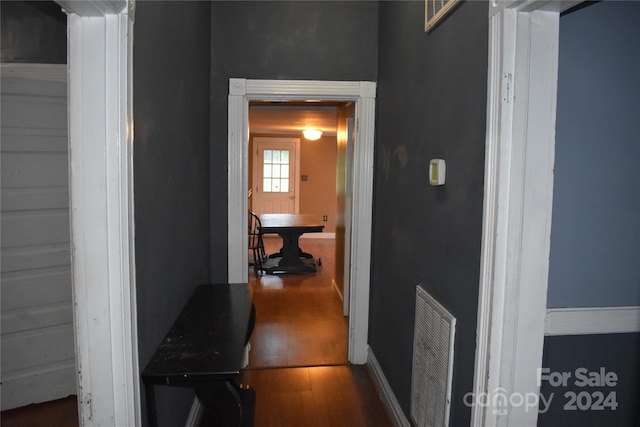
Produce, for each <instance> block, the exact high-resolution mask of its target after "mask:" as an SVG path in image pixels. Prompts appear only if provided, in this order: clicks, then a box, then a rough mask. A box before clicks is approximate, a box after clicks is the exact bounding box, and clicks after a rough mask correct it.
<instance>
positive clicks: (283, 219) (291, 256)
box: [260, 214, 324, 274]
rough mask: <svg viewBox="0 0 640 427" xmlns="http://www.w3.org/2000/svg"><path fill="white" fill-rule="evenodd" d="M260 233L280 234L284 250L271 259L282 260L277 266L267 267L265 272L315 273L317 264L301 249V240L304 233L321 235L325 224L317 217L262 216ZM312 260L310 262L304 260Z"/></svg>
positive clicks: (292, 215) (304, 215)
mask: <svg viewBox="0 0 640 427" xmlns="http://www.w3.org/2000/svg"><path fill="white" fill-rule="evenodd" d="M260 224H261V226H260V233H262V234H278V235H279V236H280V237H282V249H280V252H278V253H277V254H273V255H270V256H269V257H270V258H275V257H278V258H281V259H280V260H279V262H278V263H277V265H266V266H265V267H266V268H265V271H266V272H267V273H269V274H273V273H278V272H280V273H303V272H307V273H314V272H315V271H316V266H315V262H314V261H313V256H312V255H311V254H308V253H305V252H303V251H302V249H300V245H299V239H300V236H302V235H303V234H304V233H321V232H322V230H323V229H324V224H323V223H322V221H320V220H319V219H318V218H317V217H316V216H315V215H308V214H262V215H260ZM303 258H305V259H310V260H311V261H310V262H305V261H304V260H303Z"/></svg>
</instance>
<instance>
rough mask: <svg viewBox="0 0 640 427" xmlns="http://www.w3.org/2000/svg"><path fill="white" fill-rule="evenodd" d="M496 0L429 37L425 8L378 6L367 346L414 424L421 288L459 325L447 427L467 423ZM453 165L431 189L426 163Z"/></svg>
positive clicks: (464, 11)
mask: <svg viewBox="0 0 640 427" xmlns="http://www.w3.org/2000/svg"><path fill="white" fill-rule="evenodd" d="M487 7H488V4H487V3H486V2H464V3H462V4H460V5H459V6H458V7H457V8H456V9H454V10H453V13H452V14H450V15H449V16H448V17H447V18H446V20H445V21H444V22H442V23H441V24H440V25H438V26H437V27H436V28H435V29H434V30H433V31H431V32H430V33H429V34H425V32H424V30H423V28H424V3H423V2H414V1H408V2H406V1H402V2H383V3H381V4H380V12H379V13H380V27H379V30H378V31H379V40H380V50H379V68H378V99H377V106H378V109H377V118H376V120H377V133H376V160H375V184H374V185H375V190H374V198H375V204H374V216H373V219H374V230H373V260H372V277H371V304H370V332H369V344H370V346H371V348H372V350H373V352H374V354H375V355H376V358H377V359H378V361H379V362H380V365H381V366H382V368H383V370H384V373H385V376H386V378H387V379H388V380H389V383H390V385H391V387H392V389H393V392H394V393H395V396H396V397H397V399H398V401H399V403H400V405H401V406H402V408H403V410H404V411H405V414H406V415H407V418H409V413H410V392H411V364H412V346H413V330H414V312H415V287H416V285H417V284H418V283H420V284H421V285H422V286H423V287H424V288H425V289H426V290H427V291H428V292H429V293H430V294H431V295H432V296H433V297H434V298H435V299H436V300H438V301H439V302H440V303H441V304H442V305H444V306H445V307H446V308H447V309H448V310H449V311H451V313H452V314H453V315H454V316H455V317H456V318H457V322H458V323H457V331H456V341H455V361H454V377H453V395H452V409H451V426H468V425H469V420H470V413H471V412H470V408H468V407H466V406H465V405H464V403H463V396H464V394H465V393H467V392H469V391H471V389H472V385H473V368H474V367H473V365H474V356H475V339H476V314H477V300H478V280H479V268H480V243H481V225H482V224H481V221H482V200H483V177H484V140H485V119H486V91H487V54H488V52H487V43H488V20H487V16H488V10H487ZM433 158H442V159H445V160H446V162H447V176H446V185H445V186H443V187H431V186H430V185H429V182H428V164H429V160H430V159H433Z"/></svg>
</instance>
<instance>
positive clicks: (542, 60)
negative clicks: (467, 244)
mask: <svg viewBox="0 0 640 427" xmlns="http://www.w3.org/2000/svg"><path fill="white" fill-rule="evenodd" d="M577 3H579V2H560V1H504V2H492V3H491V5H490V7H489V72H488V88H487V92H488V93H487V130H486V132H487V133H486V148H485V191H484V208H483V212H484V213H483V232H482V235H483V237H482V253H481V271H480V291H479V295H478V322H477V325H478V326H477V330H478V332H477V335H478V337H477V343H478V344H477V347H476V361H475V374H474V389H473V393H474V395H475V397H476V399H477V398H479V397H480V396H489V399H491V398H494V397H495V395H496V394H498V393H500V394H502V395H504V396H506V397H507V399H509V397H510V396H513V395H516V394H517V395H518V396H527V395H535V396H537V395H538V392H539V386H538V385H537V373H538V368H540V367H541V365H542V349H543V344H544V328H545V314H546V313H545V312H546V301H547V279H548V267H549V266H548V260H549V249H550V236H551V207H552V202H553V164H554V154H555V152H554V147H555V116H556V92H557V90H556V89H557V69H558V41H559V40H558V39H559V12H560V11H561V10H566V9H567V8H569V7H571V6H573V5H575V4H577ZM537 418H538V408H537V405H536V406H535V407H529V406H527V405H525V404H523V405H512V406H511V407H508V408H505V407H492V406H487V405H482V404H477V403H476V404H474V405H473V406H472V413H471V425H473V426H514V427H516V426H523V425H536V423H537Z"/></svg>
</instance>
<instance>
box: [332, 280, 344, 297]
mask: <svg viewBox="0 0 640 427" xmlns="http://www.w3.org/2000/svg"><path fill="white" fill-rule="evenodd" d="M331 286H332V287H333V290H334V291H336V294H338V298H340V301H342V302H344V297H343V296H342V292H340V289H338V284H337V283H336V281H335V280H334V279H331Z"/></svg>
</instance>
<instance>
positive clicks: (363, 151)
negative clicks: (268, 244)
mask: <svg viewBox="0 0 640 427" xmlns="http://www.w3.org/2000/svg"><path fill="white" fill-rule="evenodd" d="M375 95H376V84H375V83H374V82H347V81H309V80H249V79H241V78H232V79H230V80H229V124H228V125H229V129H228V131H229V138H228V156H229V157H228V164H229V168H228V200H229V204H228V221H229V228H228V236H227V239H228V240H227V242H228V243H227V244H228V274H229V277H228V280H229V282H231V283H234V282H247V281H248V251H247V230H246V224H247V212H248V211H247V197H246V195H247V188H248V173H247V169H248V160H247V158H248V153H247V148H246V147H247V141H248V139H249V135H248V129H249V119H248V117H249V101H252V100H262V101H291V100H307V99H314V100H326V101H354V102H355V103H356V129H357V131H356V141H355V144H354V191H353V221H352V236H353V239H352V251H351V266H350V270H351V272H350V275H351V295H350V301H349V304H350V310H349V311H350V313H351V316H350V317H349V355H348V359H349V362H350V363H353V364H364V363H366V361H367V346H368V342H367V332H368V323H369V280H370V264H371V220H372V199H373V139H374V119H375Z"/></svg>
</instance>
